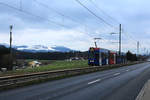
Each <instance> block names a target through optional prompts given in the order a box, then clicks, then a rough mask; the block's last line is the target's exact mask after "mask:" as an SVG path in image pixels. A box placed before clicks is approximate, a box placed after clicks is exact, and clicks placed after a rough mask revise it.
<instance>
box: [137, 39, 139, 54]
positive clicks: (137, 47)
mask: <svg viewBox="0 0 150 100" xmlns="http://www.w3.org/2000/svg"><path fill="white" fill-rule="evenodd" d="M138 54H139V41H138V42H137V55H138Z"/></svg>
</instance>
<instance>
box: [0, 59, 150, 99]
mask: <svg viewBox="0 0 150 100" xmlns="http://www.w3.org/2000/svg"><path fill="white" fill-rule="evenodd" d="M148 79H150V62H146V63H142V64H137V65H132V66H126V67H121V68H117V69H112V70H106V71H101V72H95V73H91V74H86V75H80V76H75V77H70V78H66V79H61V80H56V81H51V82H46V83H42V84H38V85H32V86H26V87H22V88H18V89H13V90H9V91H4V92H1V93H0V100H135V98H136V96H137V95H138V93H139V92H140V90H141V88H142V87H143V85H144V83H145V82H146V81H147V80H148Z"/></svg>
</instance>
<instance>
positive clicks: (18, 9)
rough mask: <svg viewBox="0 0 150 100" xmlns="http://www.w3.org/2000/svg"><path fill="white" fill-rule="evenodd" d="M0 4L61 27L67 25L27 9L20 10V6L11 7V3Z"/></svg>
mask: <svg viewBox="0 0 150 100" xmlns="http://www.w3.org/2000/svg"><path fill="white" fill-rule="evenodd" d="M0 5H4V6H7V7H9V8H11V9H15V10H17V11H19V12H22V13H25V14H28V15H30V16H34V17H36V18H40V19H43V20H47V21H48V22H50V23H53V24H55V25H58V26H61V27H65V28H66V27H68V26H64V25H63V24H61V23H57V22H55V21H52V20H49V19H46V18H44V17H41V16H38V15H35V14H32V13H30V12H28V11H25V10H23V9H22V10H20V8H16V7H13V6H11V5H9V4H6V3H3V2H0Z"/></svg>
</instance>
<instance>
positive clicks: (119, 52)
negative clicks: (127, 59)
mask: <svg viewBox="0 0 150 100" xmlns="http://www.w3.org/2000/svg"><path fill="white" fill-rule="evenodd" d="M121 30H122V28H121V24H120V25H119V56H121V32H122V31H121Z"/></svg>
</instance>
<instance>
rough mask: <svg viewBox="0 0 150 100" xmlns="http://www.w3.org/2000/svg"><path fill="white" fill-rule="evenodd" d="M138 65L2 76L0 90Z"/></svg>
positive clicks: (117, 65)
mask: <svg viewBox="0 0 150 100" xmlns="http://www.w3.org/2000/svg"><path fill="white" fill-rule="evenodd" d="M138 63H142V62H134V63H128V64H116V65H111V66H108V65H106V66H103V67H99V66H98V67H96V66H95V67H87V68H76V69H66V70H57V71H47V72H38V73H30V74H23V75H13V76H4V77H0V90H3V89H5V88H8V87H13V86H15V87H17V86H19V85H20V84H24V83H28V82H32V81H38V80H45V79H54V78H58V77H65V76H73V75H78V74H83V73H89V72H96V71H100V70H105V69H111V68H116V67H121V66H126V65H132V64H138Z"/></svg>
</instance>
